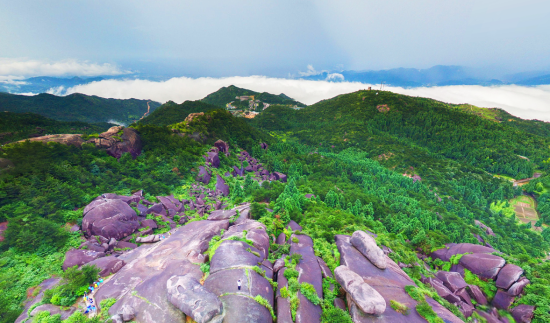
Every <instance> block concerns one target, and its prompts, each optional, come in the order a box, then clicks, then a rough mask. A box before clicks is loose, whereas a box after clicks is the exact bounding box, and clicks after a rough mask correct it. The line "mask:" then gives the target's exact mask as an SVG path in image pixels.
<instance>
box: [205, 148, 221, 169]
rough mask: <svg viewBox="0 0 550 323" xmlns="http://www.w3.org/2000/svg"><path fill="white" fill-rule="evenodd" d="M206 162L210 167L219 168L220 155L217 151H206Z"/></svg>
mask: <svg viewBox="0 0 550 323" xmlns="http://www.w3.org/2000/svg"><path fill="white" fill-rule="evenodd" d="M206 163H207V164H208V165H209V166H210V167H214V168H219V167H220V157H219V156H218V153H217V152H212V151H211V152H208V153H206Z"/></svg>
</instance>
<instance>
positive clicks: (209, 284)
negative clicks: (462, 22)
mask: <svg viewBox="0 0 550 323" xmlns="http://www.w3.org/2000/svg"><path fill="white" fill-rule="evenodd" d="M239 279H240V280H241V289H240V290H239V289H238V283H237V282H238V281H239ZM204 287H206V288H207V289H208V290H209V291H211V292H212V293H214V294H215V295H217V296H218V297H220V296H221V295H223V294H227V293H236V294H242V295H246V296H249V297H256V296H257V295H260V296H262V297H263V298H265V299H266V300H267V301H269V303H270V304H271V306H274V305H275V302H274V295H273V287H271V284H270V283H269V282H268V281H267V279H265V278H263V277H262V276H260V275H259V274H258V273H256V272H255V271H253V270H252V269H248V268H247V269H241V268H239V269H228V270H221V271H217V272H215V273H213V274H211V275H209V276H208V278H207V279H206V280H205V282H204ZM243 310H245V309H243Z"/></svg>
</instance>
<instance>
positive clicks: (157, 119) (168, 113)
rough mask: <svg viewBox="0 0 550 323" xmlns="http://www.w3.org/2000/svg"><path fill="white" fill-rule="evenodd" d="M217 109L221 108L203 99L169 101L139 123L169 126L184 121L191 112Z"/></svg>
mask: <svg viewBox="0 0 550 323" xmlns="http://www.w3.org/2000/svg"><path fill="white" fill-rule="evenodd" d="M215 109H219V107H217V106H215V105H212V104H209V103H205V102H201V101H185V102H183V103H181V104H177V103H175V102H173V101H168V102H166V103H164V104H163V105H162V106H160V107H159V108H157V109H156V110H155V111H153V112H152V113H151V114H149V115H148V116H147V117H145V118H143V119H141V120H140V121H139V122H138V123H140V124H152V125H157V126H168V125H171V124H174V123H178V122H182V121H184V120H185V118H187V116H188V115H189V114H190V113H197V112H206V111H210V110H215Z"/></svg>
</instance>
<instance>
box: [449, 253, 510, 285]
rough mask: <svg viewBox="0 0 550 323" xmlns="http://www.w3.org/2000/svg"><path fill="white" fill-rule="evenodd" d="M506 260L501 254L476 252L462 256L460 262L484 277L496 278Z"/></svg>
mask: <svg viewBox="0 0 550 323" xmlns="http://www.w3.org/2000/svg"><path fill="white" fill-rule="evenodd" d="M505 263H506V261H505V260H504V259H502V258H501V257H499V256H494V255H489V254H484V253H474V254H468V255H464V256H462V258H460V262H459V264H460V265H462V266H463V267H464V268H466V269H468V270H469V271H471V272H472V273H474V274H476V275H478V276H480V277H481V278H483V279H495V278H496V277H497V275H498V273H499V271H500V269H501V268H502V267H504V264H505Z"/></svg>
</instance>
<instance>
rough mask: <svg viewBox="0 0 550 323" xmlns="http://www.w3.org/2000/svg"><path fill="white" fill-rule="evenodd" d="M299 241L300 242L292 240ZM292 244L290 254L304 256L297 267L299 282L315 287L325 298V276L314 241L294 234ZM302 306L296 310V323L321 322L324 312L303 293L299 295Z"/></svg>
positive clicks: (302, 235)
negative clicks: (316, 253)
mask: <svg viewBox="0 0 550 323" xmlns="http://www.w3.org/2000/svg"><path fill="white" fill-rule="evenodd" d="M295 239H298V242H294V241H292V240H295ZM290 241H291V244H290V254H300V255H302V260H300V262H299V263H298V265H297V266H296V270H297V271H298V272H299V273H300V274H299V275H298V282H299V283H300V284H301V283H309V284H311V285H313V287H314V288H315V291H316V292H317V296H319V298H322V297H323V274H322V272H321V267H320V266H319V261H318V260H317V256H315V252H314V250H313V240H312V239H311V238H310V237H309V236H307V235H304V234H298V235H296V234H293V235H292V237H291V239H290ZM298 299H299V300H300V304H299V305H298V309H297V310H296V323H308V322H320V320H321V314H322V310H321V307H320V306H319V305H314V304H313V303H311V301H309V300H308V299H307V298H306V297H305V296H304V295H302V293H301V292H299V293H298Z"/></svg>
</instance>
